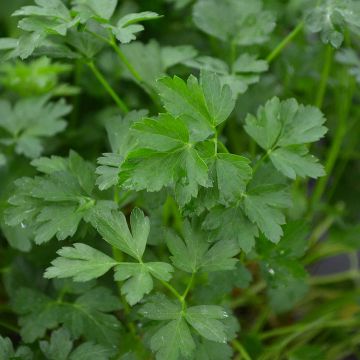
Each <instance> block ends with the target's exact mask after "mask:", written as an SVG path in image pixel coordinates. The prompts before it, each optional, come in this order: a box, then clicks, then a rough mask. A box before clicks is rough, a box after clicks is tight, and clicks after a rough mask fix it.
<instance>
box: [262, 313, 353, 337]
mask: <svg viewBox="0 0 360 360" xmlns="http://www.w3.org/2000/svg"><path fill="white" fill-rule="evenodd" d="M358 324H359V320H356V319H355V320H354V319H353V318H351V319H340V320H328V321H324V319H321V318H320V319H319V320H317V321H315V322H312V323H305V324H304V323H300V324H295V325H290V326H286V327H282V328H277V329H274V330H270V331H267V332H264V333H262V334H261V335H260V338H261V339H262V340H265V339H268V338H272V337H276V336H281V335H286V334H289V333H295V334H294V336H300V335H301V334H302V333H303V332H305V331H308V330H310V329H313V328H333V327H335V328H336V327H340V326H341V327H347V326H354V325H355V326H356V325H358Z"/></svg>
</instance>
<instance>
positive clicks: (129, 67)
mask: <svg viewBox="0 0 360 360" xmlns="http://www.w3.org/2000/svg"><path fill="white" fill-rule="evenodd" d="M107 43H108V44H109V45H110V46H111V47H112V48H113V49H114V50H115V52H116V54H117V55H118V56H119V58H120V60H121V61H122V62H123V63H124V65H125V66H126V67H127V68H128V70H129V71H130V73H131V75H132V76H133V77H134V78H135V79H136V80H137V81H138V82H139V83H142V82H143V79H142V78H141V76H140V75H139V73H138V72H137V71H136V70H135V68H134V67H133V66H132V64H131V63H130V61H129V60H128V59H127V57H126V56H125V54H124V53H123V52H122V51H121V49H120V48H119V46H118V45H117V44H116V42H115V41H108V42H107Z"/></svg>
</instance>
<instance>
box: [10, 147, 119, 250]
mask: <svg viewBox="0 0 360 360" xmlns="http://www.w3.org/2000/svg"><path fill="white" fill-rule="evenodd" d="M32 164H33V166H35V167H36V168H37V169H38V171H39V172H41V173H42V174H43V175H42V176H37V177H34V178H29V177H25V178H20V179H18V180H16V182H15V186H16V190H15V193H14V195H12V196H11V197H10V199H9V203H10V205H11V206H10V207H9V208H8V209H7V211H6V222H7V224H9V225H12V226H15V225H21V226H22V227H30V228H31V229H32V231H33V232H34V236H35V242H36V243H37V244H41V243H44V242H47V241H49V240H50V239H51V238H52V237H54V236H56V237H57V238H58V240H64V239H65V238H67V237H70V236H73V235H74V234H75V232H76V230H77V228H78V226H79V224H80V222H81V220H85V221H88V218H89V216H90V214H91V212H92V211H93V210H94V209H96V208H98V207H102V206H105V207H110V208H111V207H114V204H113V203H112V202H110V201H102V200H97V198H96V195H95V193H94V191H95V189H94V186H95V174H94V170H95V169H94V167H93V166H92V165H91V164H90V163H88V162H86V161H85V160H84V159H82V158H81V157H80V156H79V155H78V154H77V153H75V152H73V151H71V152H70V155H69V158H61V157H58V156H52V157H51V158H39V159H37V160H34V161H33V163H32Z"/></svg>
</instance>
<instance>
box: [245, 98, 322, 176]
mask: <svg viewBox="0 0 360 360" xmlns="http://www.w3.org/2000/svg"><path fill="white" fill-rule="evenodd" d="M324 122H325V118H324V116H323V114H322V113H321V112H320V110H318V109H317V108H315V107H312V106H303V105H299V104H298V103H297V101H296V100H295V99H290V100H286V101H280V100H279V99H278V98H276V97H275V98H273V99H272V100H269V101H268V102H267V103H266V104H265V106H263V107H260V108H259V110H258V113H257V116H256V117H255V116H253V115H248V116H247V118H246V125H245V130H246V132H247V133H248V134H249V135H250V136H251V137H252V138H253V139H254V140H255V141H256V142H257V143H258V144H259V145H260V146H261V147H262V148H263V149H264V150H266V151H267V155H268V156H269V157H270V160H271V161H272V163H273V164H274V166H275V167H276V168H277V169H278V170H279V171H280V172H281V173H283V174H284V175H285V176H287V177H289V178H291V179H295V178H296V176H297V175H298V176H301V177H305V176H310V177H313V178H317V177H319V176H323V175H324V174H325V172H324V169H323V167H322V166H321V165H320V164H318V160H317V159H316V158H315V157H314V156H312V155H309V150H308V148H307V147H306V146H305V145H306V144H308V143H311V142H315V141H317V140H319V139H320V138H321V137H323V136H324V134H325V133H326V131H327V129H326V128H325V127H324V126H323V124H324Z"/></svg>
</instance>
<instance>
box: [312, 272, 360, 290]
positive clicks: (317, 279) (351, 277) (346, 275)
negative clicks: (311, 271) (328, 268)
mask: <svg viewBox="0 0 360 360" xmlns="http://www.w3.org/2000/svg"><path fill="white" fill-rule="evenodd" d="M358 279H360V273H359V271H357V270H356V271H355V270H349V271H344V272H342V273H339V274H333V275H322V276H312V277H311V278H310V279H309V280H308V283H309V284H310V285H313V286H315V285H328V284H333V283H337V282H343V281H355V280H358Z"/></svg>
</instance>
